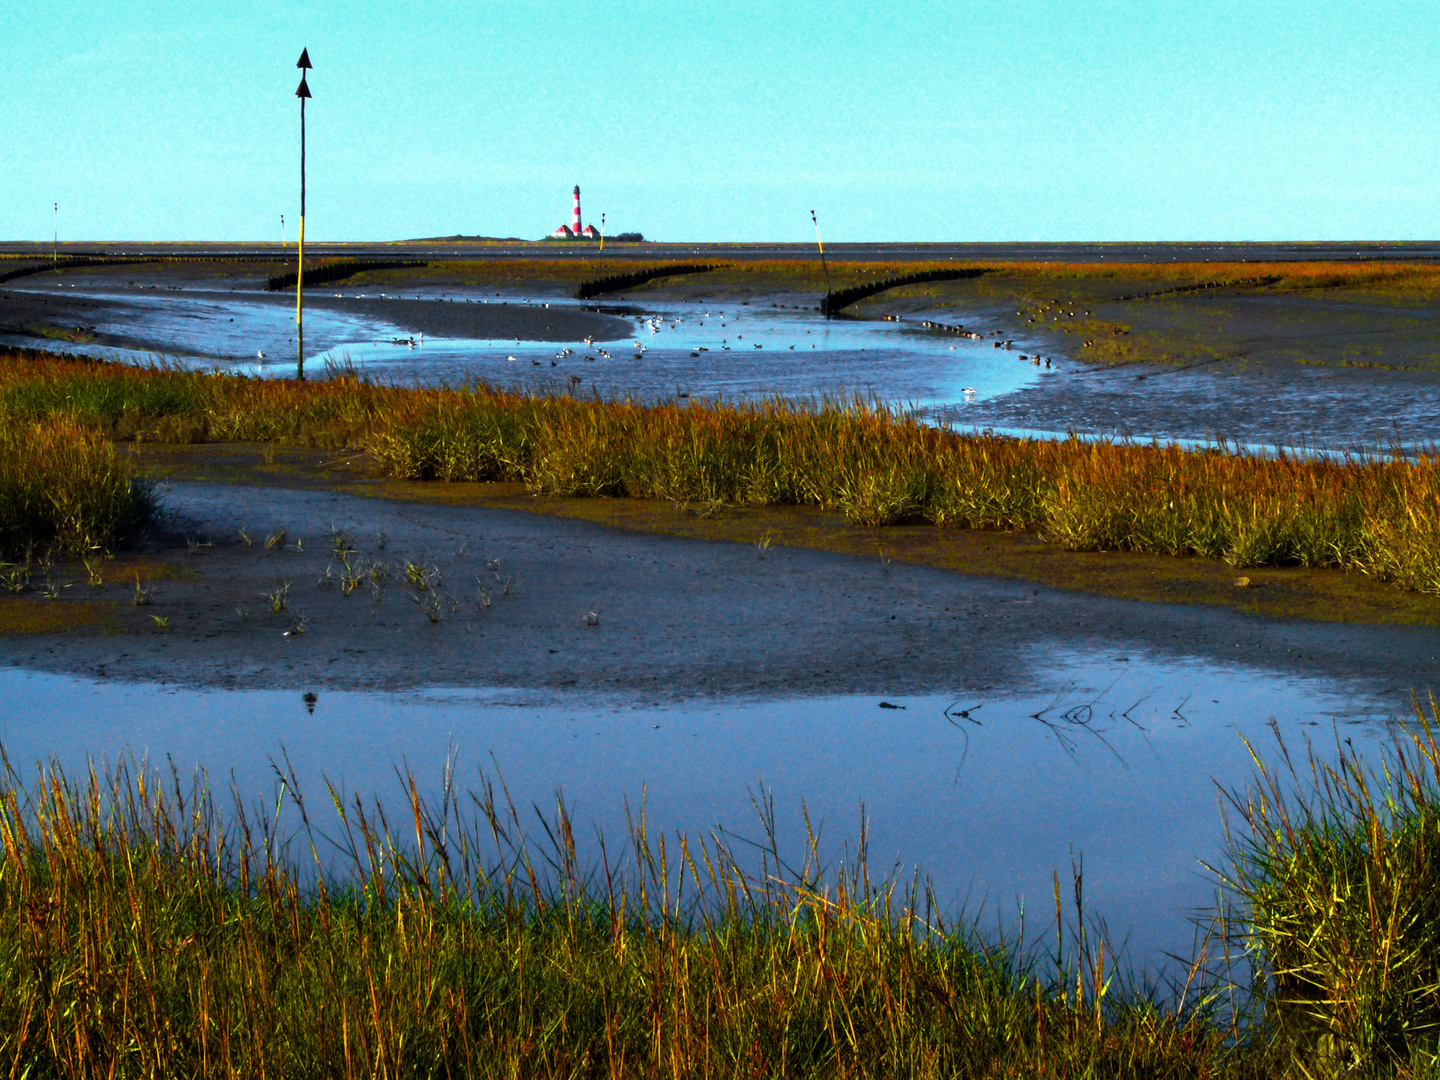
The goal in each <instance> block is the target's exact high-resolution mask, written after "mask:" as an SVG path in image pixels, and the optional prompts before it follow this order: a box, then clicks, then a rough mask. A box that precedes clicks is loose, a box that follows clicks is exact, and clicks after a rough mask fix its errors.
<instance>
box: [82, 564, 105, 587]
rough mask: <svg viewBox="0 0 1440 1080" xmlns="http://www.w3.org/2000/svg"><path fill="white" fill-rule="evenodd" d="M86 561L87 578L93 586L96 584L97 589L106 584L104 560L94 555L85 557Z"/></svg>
mask: <svg viewBox="0 0 1440 1080" xmlns="http://www.w3.org/2000/svg"><path fill="white" fill-rule="evenodd" d="M84 563H85V578H86V580H87V581H89V583H90V584H91V585H92V586H94V587H95V588H97V589H98V588H100V587H101V586H102V585H104V584H105V573H104V570H105V564H104V562H103V561H102V560H101V559H98V558H96V557H94V556H86V558H85V559H84Z"/></svg>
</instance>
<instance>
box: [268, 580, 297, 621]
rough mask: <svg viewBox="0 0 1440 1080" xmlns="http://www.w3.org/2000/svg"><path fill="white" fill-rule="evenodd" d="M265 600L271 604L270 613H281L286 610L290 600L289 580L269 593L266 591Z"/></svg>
mask: <svg viewBox="0 0 1440 1080" xmlns="http://www.w3.org/2000/svg"><path fill="white" fill-rule="evenodd" d="M263 596H264V597H265V602H266V603H267V604H269V605H270V613H271V614H272V615H279V614H280V612H282V611H284V610H285V608H286V606H287V605H288V604H289V602H290V583H289V582H288V581H286V582H282V583H281V584H279V585H276V586H275V588H273V589H271V590H270V591H269V592H268V593H264V594H263Z"/></svg>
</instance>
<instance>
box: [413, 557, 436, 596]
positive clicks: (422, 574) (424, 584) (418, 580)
mask: <svg viewBox="0 0 1440 1080" xmlns="http://www.w3.org/2000/svg"><path fill="white" fill-rule="evenodd" d="M405 581H406V583H407V584H409V586H410V587H411V588H412V589H414V590H415V591H416V592H422V593H423V592H435V591H436V590H438V589H442V588H444V587H445V575H444V574H442V573H440V568H439V567H438V566H432V567H430V569H428V570H426V569H425V568H423V567H421V566H417V565H416V564H415V563H412V562H408V561H407V562H406V563H405Z"/></svg>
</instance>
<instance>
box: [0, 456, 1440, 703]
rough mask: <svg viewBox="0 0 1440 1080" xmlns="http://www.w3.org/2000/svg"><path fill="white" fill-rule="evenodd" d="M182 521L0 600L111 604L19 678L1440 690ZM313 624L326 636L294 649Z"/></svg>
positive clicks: (1349, 655) (279, 505) (990, 596)
mask: <svg viewBox="0 0 1440 1080" xmlns="http://www.w3.org/2000/svg"><path fill="white" fill-rule="evenodd" d="M166 503H167V505H168V506H169V507H171V508H172V510H173V518H172V521H171V524H172V526H173V528H174V529H175V530H176V536H180V535H184V536H189V537H190V538H192V539H194V540H196V541H201V542H204V543H207V544H213V546H201V547H197V548H196V549H195V550H194V552H193V553H192V551H191V549H190V548H189V547H188V546H187V545H186V544H185V543H183V542H177V541H176V540H175V539H172V540H170V541H169V542H168V543H164V542H162V543H158V546H156V547H154V548H153V549H152V550H151V551H150V552H148V553H145V554H144V556H143V560H148V561H149V562H150V563H151V564H160V565H161V566H163V567H165V569H164V570H162V571H161V573H160V574H159V575H152V574H151V572H150V571H149V570H147V569H146V568H145V565H144V562H143V561H142V563H141V564H136V565H134V566H128V565H127V566H126V567H123V568H122V570H124V571H125V572H124V573H123V574H122V573H120V572H119V571H107V578H108V580H109V581H110V582H112V583H111V584H107V585H106V586H104V587H102V588H100V589H91V588H89V587H88V586H85V585H83V584H82V583H76V584H75V585H73V586H72V587H71V588H69V589H67V590H65V597H66V598H65V599H62V600H52V601H47V600H42V599H39V598H31V597H28V596H27V597H21V598H18V599H16V598H9V597H6V598H4V599H0V604H3V605H6V606H7V607H11V606H13V605H47V604H48V605H52V606H62V605H65V604H67V603H69V602H70V599H71V598H73V599H74V600H77V601H81V600H83V601H85V602H86V603H89V604H96V603H101V602H104V603H110V604H113V607H112V608H111V609H110V614H109V616H108V618H107V620H106V623H105V625H104V626H103V627H101V628H96V627H91V628H88V629H87V628H85V627H83V626H81V627H77V628H75V629H74V630H73V631H71V632H67V633H62V634H53V633H45V632H43V631H41V632H38V633H36V632H31V633H24V634H17V633H10V634H4V635H0V662H4V663H10V664H20V665H23V666H25V667H27V668H31V669H36V670H42V671H51V672H70V673H77V674H84V675H88V676H94V677H101V678H121V679H127V680H143V681H147V682H154V683H160V684H174V683H179V684H186V685H195V686H212V687H245V688H286V687H294V686H300V685H302V684H304V685H317V686H326V687H331V688H369V689H383V690H396V689H403V688H409V687H420V686H454V687H481V686H490V687H520V688H526V687H530V688H542V687H551V688H576V689H579V690H586V689H589V690H594V691H605V692H610V693H622V694H626V695H636V696H638V697H639V698H640V699H656V700H663V699H674V698H693V697H710V696H721V697H724V696H737V695H738V696H741V697H745V696H773V695H796V694H801V695H810V694H826V693H829V694H834V693H877V692H878V693H926V692H932V693H950V692H956V693H959V692H962V691H974V692H992V693H1005V692H1022V691H1026V690H1029V689H1031V688H1033V686H1034V685H1035V671H1036V669H1037V667H1041V666H1044V665H1045V664H1046V663H1047V656H1048V655H1050V654H1051V653H1054V652H1056V651H1057V650H1059V651H1064V650H1067V649H1073V648H1085V649H1088V650H1092V651H1094V650H1103V651H1106V652H1108V651H1110V650H1114V652H1115V655H1116V656H1131V655H1133V656H1137V657H1139V656H1144V657H1148V658H1149V659H1150V660H1152V661H1156V662H1174V663H1181V662H1189V661H1203V662H1206V663H1211V664H1221V665H1227V666H1238V667H1240V668H1244V669H1247V670H1260V671H1266V672H1272V673H1275V674H1277V675H1291V676H1302V677H1323V678H1325V679H1326V680H1329V681H1332V682H1335V681H1338V682H1340V683H1344V684H1346V685H1353V686H1354V687H1355V688H1356V692H1357V693H1363V694H1364V695H1367V696H1368V697H1374V698H1377V699H1380V700H1382V701H1383V702H1385V703H1386V704H1387V707H1388V708H1390V709H1392V710H1394V711H1395V712H1397V713H1404V712H1405V711H1406V710H1407V708H1408V704H1409V701H1410V696H1411V692H1412V690H1424V689H1425V688H1426V687H1428V686H1430V685H1433V684H1435V683H1437V682H1440V661H1437V659H1436V658H1437V655H1440V629H1437V628H1436V627H1433V626H1418V627H1405V626H1378V627H1377V626H1350V625H1344V624H1321V623H1308V622H1299V621H1289V620H1275V619H1267V618H1262V617H1254V616H1248V615H1245V614H1242V613H1238V612H1233V611H1229V610H1224V609H1218V610H1217V609H1214V608H1204V607H1191V606H1185V605H1178V604H1176V605H1171V604H1159V603H1148V604H1147V603H1140V602H1135V601H1125V600H1115V599H1111V598H1107V597H1102V596H1092V595H1086V594H1082V593H1074V592H1065V591H1060V590H1054V589H1049V588H1046V587H1043V586H1036V585H1030V584H1027V583H1017V582H1014V581H1005V580H998V579H994V578H988V577H980V576H966V575H959V574H953V573H947V572H945V571H942V570H936V569H930V568H925V567H916V566H907V565H903V564H892V565H891V566H890V567H889V568H888V569H886V568H885V567H884V566H883V565H882V563H881V562H880V561H879V560H877V559H872V558H857V557H847V556H841V555H833V554H828V553H824V552H816V551H807V550H801V549H794V548H782V547H775V546H772V547H770V548H769V549H768V550H766V551H764V552H763V553H762V552H761V551H760V550H759V549H758V548H757V547H756V546H755V545H753V544H739V543H713V542H703V541H696V540H683V539H676V538H673V537H665V536H652V535H644V534H637V533H633V532H621V531H617V530H613V529H607V528H604V527H600V526H596V525H592V524H588V523H584V522H577V521H566V520H557V519H554V518H547V517H542V516H539V515H533V514H524V513H517V512H513V511H503V510H491V509H476V508H463V507H436V506H426V507H422V506H417V505H414V504H405V503H391V502H386V501H381V500H374V499H365V498H358V497H354V496H345V495H339V494H335V493H329V492H314V491H294V490H287V489H277V488H253V487H246V486H237V485H222V484H206V483H191V482H182V483H175V484H173V485H171V487H170V489H169V491H168V492H167V493H166ZM336 529H338V530H341V531H342V532H344V533H347V534H348V535H349V536H351V537H353V540H354V543H355V551H354V552H353V554H350V555H349V556H348V562H349V564H350V566H351V567H353V568H355V569H356V570H357V571H359V572H361V573H363V574H364V575H365V579H364V581H363V582H362V583H360V584H359V585H358V586H357V587H356V588H355V589H354V591H353V592H351V593H350V594H349V595H346V594H345V590H344V584H343V577H342V575H343V564H344V561H343V560H341V559H339V558H338V557H337V556H336V555H335V554H334V553H333V552H332V550H331V544H330V542H329V541H327V540H326V534H327V533H329V532H331V531H332V530H336ZM241 530H244V531H245V532H246V533H247V534H248V535H249V537H250V538H251V546H247V545H246V544H245V543H243V542H241V541H239V540H238V539H237V537H238V534H239V532H240V531H241ZM282 530H283V531H284V533H285V537H284V539H283V540H281V541H278V542H277V543H276V545H275V546H274V547H273V548H267V547H266V546H265V545H266V538H267V537H269V536H273V535H275V534H277V533H279V532H281V531H282ZM379 534H385V535H384V536H383V537H380V536H379ZM297 538H298V539H300V540H301V541H302V543H301V546H300V548H299V549H298V550H297V548H296V540H297ZM382 540H383V542H384V547H383V548H381V547H380V543H381V542H382ZM762 554H763V557H762ZM137 557H139V556H137ZM407 562H409V563H412V564H414V565H415V566H416V567H417V568H420V569H421V570H424V571H432V570H434V569H438V571H439V574H440V577H441V579H443V584H440V585H438V586H434V585H432V589H431V592H430V594H429V595H435V596H438V604H439V608H438V613H439V618H438V621H432V620H431V618H430V616H429V615H428V614H427V612H426V611H425V610H424V604H425V602H426V601H427V595H426V594H425V593H424V592H420V591H417V590H416V589H415V588H413V587H412V586H409V585H407V584H406V582H405V577H404V575H405V563H407ZM375 563H381V564H383V568H384V577H383V579H382V580H381V582H380V584H379V591H378V599H377V598H376V597H377V593H376V591H375V589H374V588H373V587H372V584H371V581H370V578H369V576H368V569H369V568H370V567H371V566H373V565H374V564H375ZM327 568H328V570H329V577H328V579H327V576H326V572H327ZM136 574H138V575H139V577H140V579H141V580H142V582H145V585H144V587H145V588H146V589H147V590H148V592H149V600H150V602H149V603H148V604H147V605H146V606H142V607H137V606H134V605H133V604H132V603H130V600H131V597H132V594H133V591H134V584H133V576H134V575H136ZM157 577H158V578H159V579H158V580H155V578H157ZM506 581H508V582H509V592H508V594H506V592H505V582H506ZM287 585H288V589H286V586H287ZM477 586H478V587H477ZM480 588H483V589H484V590H485V591H486V592H488V593H489V595H490V601H489V606H488V607H486V606H485V600H484V597H483V596H482V595H481V593H480V591H479V589H480ZM277 590H282V591H283V592H284V595H285V609H284V610H283V611H281V612H278V613H275V612H272V611H271V607H272V606H273V603H272V601H271V600H268V599H267V596H273V594H274V593H275V592H276V591H277ZM242 610H243V613H242ZM591 612H593V613H595V616H594V618H593V620H592V621H593V622H594V625H587V620H586V615H587V614H588V613H591ZM156 617H159V618H161V619H165V620H167V622H168V625H167V626H166V627H165V628H164V629H158V628H157V625H156V623H155V619H156ZM298 620H308V621H306V622H304V623H303V632H302V633H298V634H297V633H294V632H293V631H294V630H295V628H296V625H297V621H298ZM287 631H290V633H289V634H287V633H286V632H287Z"/></svg>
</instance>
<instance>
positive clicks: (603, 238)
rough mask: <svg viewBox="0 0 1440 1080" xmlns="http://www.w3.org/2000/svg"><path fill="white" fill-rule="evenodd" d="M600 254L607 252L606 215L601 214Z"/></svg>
mask: <svg viewBox="0 0 1440 1080" xmlns="http://www.w3.org/2000/svg"><path fill="white" fill-rule="evenodd" d="M600 254H601V255H604V254H605V215H604V214H601V215H600Z"/></svg>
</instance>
